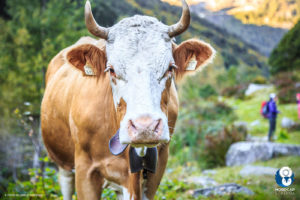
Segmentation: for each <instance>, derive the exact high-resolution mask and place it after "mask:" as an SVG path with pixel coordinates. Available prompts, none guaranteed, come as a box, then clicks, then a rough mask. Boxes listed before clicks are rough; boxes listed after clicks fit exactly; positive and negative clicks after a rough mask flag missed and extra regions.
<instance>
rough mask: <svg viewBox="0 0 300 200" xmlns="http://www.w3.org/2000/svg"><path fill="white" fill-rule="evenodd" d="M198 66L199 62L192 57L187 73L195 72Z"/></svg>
mask: <svg viewBox="0 0 300 200" xmlns="http://www.w3.org/2000/svg"><path fill="white" fill-rule="evenodd" d="M196 66H197V60H196V59H195V57H192V58H191V60H190V61H189V64H188V66H187V68H186V69H185V70H186V71H194V70H195V69H196Z"/></svg>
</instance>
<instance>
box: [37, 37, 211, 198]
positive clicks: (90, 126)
mask: <svg viewBox="0 0 300 200" xmlns="http://www.w3.org/2000/svg"><path fill="white" fill-rule="evenodd" d="M104 45H105V42H104V41H103V40H99V41H96V40H94V39H92V38H88V37H85V38H82V39H81V40H79V41H78V42H77V43H76V44H75V45H74V46H71V47H69V48H67V49H64V50H62V51H61V52H60V53H59V54H58V55H57V56H55V57H54V58H53V60H52V61H51V62H50V64H49V66H48V71H47V75H46V77H47V78H46V85H47V87H46V91H45V94H44V98H43V101H42V107H41V122H42V127H41V128H42V135H43V140H44V143H45V146H46V149H47V151H48V153H49V156H50V158H51V159H52V160H53V161H54V162H56V163H57V164H58V165H59V166H61V167H63V168H64V169H66V170H70V169H73V168H74V167H75V170H76V177H75V179H76V190H77V195H78V199H87V200H93V199H95V200H96V199H99V198H100V195H101V191H102V185H103V183H104V179H106V180H108V181H112V182H115V183H117V184H119V185H121V186H123V187H126V188H127V190H128V191H129V193H130V194H131V195H132V196H133V197H134V199H141V198H142V189H141V183H142V177H141V173H130V170H129V154H128V149H129V148H127V149H126V150H125V152H124V153H123V154H121V155H119V156H114V155H112V154H111V153H110V152H109V149H108V142H109V139H110V138H111V137H112V136H113V135H114V134H115V133H116V131H117V130H118V129H119V124H120V121H121V120H122V118H123V117H124V114H125V112H126V103H125V102H124V100H123V99H121V101H120V104H119V106H118V108H117V112H116V110H115V107H114V103H113V96H112V91H111V86H110V81H109V73H103V70H104V68H105V62H106V57H105V54H104ZM195 46H197V45H195V42H189V43H184V45H183V46H181V45H180V46H179V47H178V48H176V49H175V51H174V55H175V59H176V62H177V65H178V66H179V67H180V69H179V70H181V71H183V70H182V67H184V66H185V64H186V62H187V61H186V60H187V59H188V58H189V57H190V56H191V55H190V52H194V53H196V54H197V53H199V52H200V51H201V52H206V53H205V55H203V56H198V57H197V60H198V62H199V63H201V62H203V59H204V58H205V56H207V55H208V54H209V53H210V52H208V51H207V50H206V49H205V48H204V47H202V46H201V45H200V46H199V45H198V46H197V47H195ZM185 48H187V49H185ZM192 48H196V50H193V49H192ZM179 52H183V54H184V55H185V56H184V57H183V58H181V57H180V55H179ZM86 62H88V64H90V65H91V66H92V67H94V69H96V70H97V75H98V77H101V79H99V78H96V77H93V76H92V77H88V76H83V75H82V72H81V71H82V70H83V66H84V65H85V64H86ZM76 68H77V69H80V70H81V71H79V70H76ZM178 73H179V72H177V74H178ZM161 108H162V110H163V112H165V113H166V115H167V116H168V125H169V130H170V133H171V134H172V133H173V128H174V126H175V122H176V119H177V113H178V98H177V92H176V88H175V85H174V82H173V81H171V79H170V80H168V81H167V83H166V88H165V90H164V91H163V94H162V99H161ZM168 154H169V144H160V145H159V146H158V163H157V171H156V173H155V174H151V173H148V180H147V182H146V188H147V190H146V196H147V197H148V198H149V199H153V198H154V195H155V192H156V190H157V188H158V185H159V183H160V180H161V178H162V176H163V173H164V170H165V168H166V165H167V160H168Z"/></svg>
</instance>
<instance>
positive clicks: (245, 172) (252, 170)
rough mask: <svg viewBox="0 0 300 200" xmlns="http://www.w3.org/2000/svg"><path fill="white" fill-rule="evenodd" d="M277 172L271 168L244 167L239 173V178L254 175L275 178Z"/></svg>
mask: <svg viewBox="0 0 300 200" xmlns="http://www.w3.org/2000/svg"><path fill="white" fill-rule="evenodd" d="M277 170H278V169H276V168H273V167H263V166H254V165H246V166H245V167H244V168H243V169H242V170H241V171H240V175H241V176H249V175H255V176H261V175H270V176H275V174H276V171H277Z"/></svg>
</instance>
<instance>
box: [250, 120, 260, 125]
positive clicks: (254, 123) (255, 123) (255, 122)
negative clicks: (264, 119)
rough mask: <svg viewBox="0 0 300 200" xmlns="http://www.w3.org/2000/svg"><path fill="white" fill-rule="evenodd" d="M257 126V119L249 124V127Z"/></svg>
mask: <svg viewBox="0 0 300 200" xmlns="http://www.w3.org/2000/svg"><path fill="white" fill-rule="evenodd" d="M258 125H260V120H259V119H257V120H255V121H253V122H251V123H250V126H258Z"/></svg>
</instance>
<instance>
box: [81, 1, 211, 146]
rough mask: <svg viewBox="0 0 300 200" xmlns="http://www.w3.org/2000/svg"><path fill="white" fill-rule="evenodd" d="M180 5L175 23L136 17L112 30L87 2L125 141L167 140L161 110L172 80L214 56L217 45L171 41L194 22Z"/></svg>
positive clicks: (90, 27) (139, 143) (88, 20)
mask: <svg viewBox="0 0 300 200" xmlns="http://www.w3.org/2000/svg"><path fill="white" fill-rule="evenodd" d="M182 3H183V11H182V16H181V18H180V21H179V22H178V23H176V24H174V25H171V26H167V25H165V24H163V23H161V22H160V21H158V20H157V19H156V18H153V17H149V16H139V15H136V16H133V17H128V18H125V19H123V20H121V21H120V22H119V23H117V24H115V25H114V26H112V27H110V28H104V27H101V26H99V25H98V24H97V22H96V21H95V19H94V17H93V14H92V11H91V7H90V3H89V1H87V3H86V6H85V20H86V25H87V28H88V30H89V31H90V32H91V33H92V34H93V35H95V36H97V37H99V38H102V39H105V40H106V46H105V52H104V51H102V50H100V49H99V50H96V52H98V53H94V54H92V55H94V56H103V55H106V59H105V61H106V67H105V68H106V69H105V72H106V73H109V75H110V82H111V88H112V92H113V99H114V104H115V108H116V110H117V112H120V113H123V114H122V117H121V120H120V121H121V122H120V132H119V135H120V142H121V143H123V144H132V145H133V146H153V145H156V144H158V143H164V142H168V141H169V140H170V133H169V127H168V118H167V110H166V109H162V103H164V104H167V103H168V98H169V97H168V95H164V94H168V92H169V90H170V87H171V84H172V82H173V81H174V80H176V81H177V80H179V79H180V78H181V77H183V76H184V75H185V74H188V73H193V72H195V71H197V70H199V69H201V68H202V67H204V66H205V65H206V64H207V63H208V62H209V61H211V59H212V57H213V55H214V50H213V48H212V47H211V46H210V45H209V44H207V43H204V42H202V41H199V40H188V41H185V42H183V43H182V44H180V45H178V46H177V45H176V44H175V43H174V42H173V41H174V39H173V38H174V37H175V36H177V35H179V34H181V33H182V32H184V31H185V30H186V29H187V28H188V26H189V23H190V12H189V8H188V5H187V4H186V2H185V1H182ZM93 48H95V47H93ZM101 52H102V53H101ZM99 59H100V58H99ZM91 60H95V59H91ZM102 60H103V59H102ZM98 68H99V67H98ZM162 98H165V99H163V100H162ZM120 108H121V109H120Z"/></svg>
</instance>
